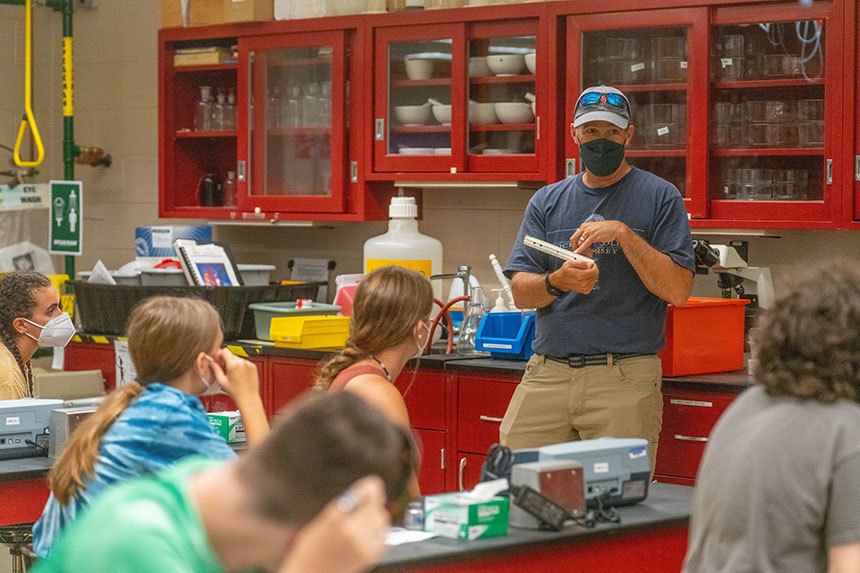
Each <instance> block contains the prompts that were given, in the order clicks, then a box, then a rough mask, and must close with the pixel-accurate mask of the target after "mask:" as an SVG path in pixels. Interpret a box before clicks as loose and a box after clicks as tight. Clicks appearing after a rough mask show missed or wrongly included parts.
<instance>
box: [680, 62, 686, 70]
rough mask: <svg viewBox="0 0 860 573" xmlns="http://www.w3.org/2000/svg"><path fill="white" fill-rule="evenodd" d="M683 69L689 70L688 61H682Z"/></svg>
mask: <svg viewBox="0 0 860 573" xmlns="http://www.w3.org/2000/svg"><path fill="white" fill-rule="evenodd" d="M681 69H682V70H686V69H687V60H682V61H681Z"/></svg>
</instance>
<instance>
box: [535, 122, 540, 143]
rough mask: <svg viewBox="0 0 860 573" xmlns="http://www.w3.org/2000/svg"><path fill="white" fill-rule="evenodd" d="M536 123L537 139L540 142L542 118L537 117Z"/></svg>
mask: <svg viewBox="0 0 860 573" xmlns="http://www.w3.org/2000/svg"><path fill="white" fill-rule="evenodd" d="M535 122H536V125H535V128H536V129H537V135H536V137H535V139H537V140H538V141H540V116H537V117H536V118H535Z"/></svg>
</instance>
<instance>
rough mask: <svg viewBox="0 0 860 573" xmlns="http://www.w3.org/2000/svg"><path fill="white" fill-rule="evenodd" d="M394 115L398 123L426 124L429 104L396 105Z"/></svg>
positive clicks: (428, 116) (428, 119) (428, 115)
mask: <svg viewBox="0 0 860 573" xmlns="http://www.w3.org/2000/svg"><path fill="white" fill-rule="evenodd" d="M394 117H395V118H396V119H397V122H398V123H400V125H426V124H427V122H428V121H430V104H429V103H425V104H421V105H396V106H394Z"/></svg>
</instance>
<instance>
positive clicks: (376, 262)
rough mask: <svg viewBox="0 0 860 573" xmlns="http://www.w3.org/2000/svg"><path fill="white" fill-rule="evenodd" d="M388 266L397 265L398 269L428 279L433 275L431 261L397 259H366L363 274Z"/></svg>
mask: <svg viewBox="0 0 860 573" xmlns="http://www.w3.org/2000/svg"><path fill="white" fill-rule="evenodd" d="M390 265H397V266H400V267H406V268H407V269H412V270H413V271H418V272H419V273H421V274H422V275H424V276H425V277H429V276H430V275H432V274H433V271H432V268H431V265H432V261H430V260H429V259H416V260H412V261H404V260H399V259H367V266H366V268H365V269H364V272H365V273H369V272H370V271H374V270H376V269H378V268H379V267H387V266H390Z"/></svg>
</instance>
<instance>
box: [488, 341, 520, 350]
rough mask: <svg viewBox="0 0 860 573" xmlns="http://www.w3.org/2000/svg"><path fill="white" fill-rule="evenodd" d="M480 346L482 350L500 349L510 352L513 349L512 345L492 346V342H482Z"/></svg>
mask: <svg viewBox="0 0 860 573" xmlns="http://www.w3.org/2000/svg"><path fill="white" fill-rule="evenodd" d="M481 346H483V347H484V348H501V349H502V350H511V349H513V347H514V345H513V344H494V343H492V342H483V343H481Z"/></svg>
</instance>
